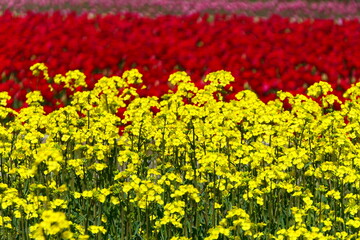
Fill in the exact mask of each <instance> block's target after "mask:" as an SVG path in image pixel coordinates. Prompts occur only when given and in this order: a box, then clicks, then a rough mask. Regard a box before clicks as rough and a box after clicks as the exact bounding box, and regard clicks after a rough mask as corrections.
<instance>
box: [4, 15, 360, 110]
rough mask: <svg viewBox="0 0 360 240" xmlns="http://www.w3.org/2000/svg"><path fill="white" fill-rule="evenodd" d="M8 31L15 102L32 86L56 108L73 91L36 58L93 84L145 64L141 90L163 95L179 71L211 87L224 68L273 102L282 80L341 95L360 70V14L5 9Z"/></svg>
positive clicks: (9, 80) (7, 75)
mask: <svg viewBox="0 0 360 240" xmlns="http://www.w3.org/2000/svg"><path fill="white" fill-rule="evenodd" d="M0 36H1V37H0V73H1V77H2V83H0V91H9V92H10V94H11V96H12V97H13V100H12V102H10V104H13V106H14V107H15V108H16V107H20V106H21V104H22V102H23V101H24V99H25V94H26V92H27V91H29V90H35V89H38V90H41V91H42V92H43V95H44V97H45V100H46V101H47V102H48V103H47V104H48V105H49V106H48V107H47V109H48V110H50V109H52V108H53V107H56V106H58V105H57V104H59V103H61V101H63V100H64V99H65V98H62V100H61V99H60V97H61V96H60V95H61V94H59V92H60V90H61V87H59V86H54V88H55V90H56V91H54V92H50V90H49V88H48V86H47V84H45V83H46V81H45V80H44V79H41V78H40V79H39V78H37V77H34V76H32V73H31V71H30V70H29V67H30V66H31V65H32V64H34V63H36V62H44V63H45V64H46V65H47V66H48V67H49V73H50V76H54V75H55V74H57V73H63V74H64V73H65V72H66V71H67V70H73V69H79V70H81V71H83V72H84V73H85V74H86V75H87V76H88V79H87V83H88V85H89V86H90V88H91V87H92V86H93V85H94V83H95V82H96V80H97V79H99V78H100V76H102V75H103V74H105V75H107V76H111V75H120V76H121V74H122V72H123V71H124V70H127V69H131V68H137V69H139V71H140V72H141V73H142V74H143V75H144V77H143V80H144V84H145V85H147V86H148V89H146V90H141V94H142V95H157V96H161V95H162V94H164V93H166V92H167V90H168V89H169V85H168V83H167V79H168V77H169V75H170V74H171V73H173V72H175V71H178V70H185V71H186V72H187V73H188V74H190V76H191V77H192V79H193V81H195V82H196V84H197V85H198V86H203V85H204V83H203V82H202V79H203V77H204V75H206V74H207V73H209V72H213V71H217V70H221V69H223V70H226V71H230V72H231V73H232V74H233V76H234V77H235V79H236V82H235V83H234V84H233V89H234V90H235V92H238V91H239V90H242V89H244V88H251V89H253V90H254V91H255V92H256V93H258V94H259V96H260V98H262V99H263V100H265V101H266V100H268V99H271V98H273V97H274V94H275V91H276V90H279V89H281V90H284V91H291V92H299V93H303V92H304V91H305V89H306V87H307V86H309V85H311V84H312V83H314V82H317V81H319V80H321V79H327V80H328V82H330V83H331V84H332V85H333V87H334V89H335V93H336V94H337V95H341V94H342V92H343V90H344V89H346V88H348V87H349V86H350V84H351V82H353V81H355V79H358V78H359V76H360V71H359V69H360V23H359V21H358V20H344V21H343V22H342V24H336V23H334V21H332V20H305V21H303V22H291V21H290V20H289V19H286V18H281V17H277V16H273V17H271V18H269V19H267V20H265V19H263V20H261V19H260V20H258V21H254V18H251V17H242V16H220V15H217V16H215V18H214V19H212V16H209V15H203V16H200V15H191V16H184V17H176V16H163V17H158V18H156V19H151V18H144V17H138V16H136V15H132V14H125V15H124V14H122V15H120V14H118V15H107V16H100V15H96V16H95V17H90V15H81V16H77V15H76V14H69V15H66V16H65V15H61V14H60V13H54V14H50V13H37V14H35V13H28V14H26V15H24V16H13V15H12V14H11V13H9V12H6V13H5V14H4V15H2V16H0ZM139 91H140V90H139ZM231 97H232V95H231V94H230V95H229V96H228V99H229V98H231ZM14 100H15V102H14ZM60 106H61V105H60Z"/></svg>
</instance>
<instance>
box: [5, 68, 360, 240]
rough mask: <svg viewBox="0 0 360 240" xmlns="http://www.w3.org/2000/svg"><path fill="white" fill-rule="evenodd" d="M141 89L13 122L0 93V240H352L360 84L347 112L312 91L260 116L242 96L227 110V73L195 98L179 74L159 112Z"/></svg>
mask: <svg viewBox="0 0 360 240" xmlns="http://www.w3.org/2000/svg"><path fill="white" fill-rule="evenodd" d="M32 70H33V71H34V74H36V75H39V74H41V72H42V74H43V75H44V76H45V77H46V78H47V80H48V81H49V82H51V81H54V83H55V84H63V85H64V86H65V87H67V88H69V89H72V90H74V89H76V88H77V87H81V86H83V87H85V86H86V82H85V75H83V74H82V73H81V72H79V71H70V72H69V73H67V74H65V76H60V75H57V76H55V78H54V79H52V78H51V77H50V76H49V75H48V73H47V67H46V66H45V65H43V64H37V65H34V66H33V67H32ZM141 78H142V75H141V74H140V73H139V72H138V71H137V70H131V71H126V72H125V73H124V74H123V75H122V77H117V76H115V77H103V78H101V79H100V80H99V81H98V83H97V84H96V85H95V87H94V89H93V90H91V91H78V92H76V93H74V94H73V96H72V98H71V102H70V104H69V105H66V106H64V107H62V108H60V109H59V110H55V111H53V112H51V113H49V114H46V113H45V111H44V109H43V104H44V99H43V98H42V96H41V93H40V92H39V91H33V92H30V93H28V94H27V103H28V107H26V108H23V109H21V110H20V111H19V112H16V111H13V110H11V109H8V108H6V107H5V106H6V101H8V100H9V95H8V94H7V93H6V92H2V93H0V100H1V101H0V105H1V106H0V112H1V125H0V137H1V143H0V181H1V182H0V235H1V236H4V238H7V239H19V238H21V239H207V240H210V239H298V238H302V239H357V238H359V236H358V232H359V228H360V174H359V172H360V158H359V157H358V156H359V153H360V147H359V146H360V145H359V143H360V125H359V122H360V121H359V118H360V117H359V116H360V102H359V100H358V99H359V98H358V96H360V85H359V84H355V85H353V87H351V88H350V89H348V90H347V91H346V92H345V94H344V97H347V98H348V99H346V100H345V101H340V100H339V99H338V98H337V97H335V96H334V95H332V94H331V91H332V88H331V86H330V85H329V84H328V83H326V82H319V83H316V84H314V85H313V86H311V87H309V92H308V96H305V95H295V96H294V95H292V94H291V93H287V92H279V93H278V98H277V99H275V100H273V101H270V102H268V103H264V102H262V101H261V100H260V99H258V98H257V96H256V94H255V93H253V92H251V91H249V90H245V91H242V92H239V93H236V94H235V99H234V100H231V101H228V102H226V101H224V100H223V99H224V98H223V96H224V93H226V91H229V90H227V88H226V86H227V85H228V84H229V83H231V82H232V81H234V78H233V77H232V76H231V74H230V73H228V72H225V71H218V72H214V73H211V74H209V75H208V76H207V77H206V78H205V80H204V81H205V82H209V84H208V85H206V86H205V87H204V88H203V89H199V88H197V87H196V86H195V84H194V83H192V82H191V79H190V77H189V76H188V75H187V74H186V73H185V72H178V73H174V74H172V75H171V76H170V77H169V82H170V84H172V85H174V90H172V91H169V93H168V94H166V95H164V96H163V97H162V98H161V99H159V98H157V97H146V98H143V97H139V95H138V93H137V89H136V87H135V86H136V84H140V83H141V82H142V79H141ZM230 91H231V89H230ZM335 103H337V104H340V108H335V107H334V105H335ZM285 104H290V107H288V106H287V107H286V108H285ZM119 108H126V111H125V112H124V114H123V117H122V118H121V117H119V116H118V115H117V110H118V109H119ZM154 109H156V111H154ZM119 128H124V130H123V131H121V132H120V133H119Z"/></svg>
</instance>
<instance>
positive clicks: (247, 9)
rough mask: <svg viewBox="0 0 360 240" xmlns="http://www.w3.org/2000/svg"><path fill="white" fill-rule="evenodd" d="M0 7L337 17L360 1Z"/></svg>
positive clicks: (69, 0) (47, 0) (49, 1)
mask: <svg viewBox="0 0 360 240" xmlns="http://www.w3.org/2000/svg"><path fill="white" fill-rule="evenodd" d="M0 6H1V8H2V10H5V9H10V10H13V11H26V10H33V11H49V10H60V9H61V10H65V11H69V10H77V11H87V12H89V11H90V12H97V13H102V12H128V11H136V12H140V13H142V14H144V15H147V16H148V15H150V16H154V15H161V14H193V13H196V12H224V13H236V14H245V15H249V16H254V15H256V16H269V15H271V14H279V15H282V16H289V17H293V16H297V17H316V18H338V17H343V18H344V17H346V18H353V17H357V16H358V15H359V12H360V3H359V2H356V1H348V2H340V1H331V2H324V1H320V2H309V1H305V0H295V1H290V2H289V1H286V2H284V1H279V0H270V1H257V2H250V1H246V0H242V1H233V0H216V1H212V0H198V1H184V0H137V1H134V0H123V1H117V0H10V1H8V0H0Z"/></svg>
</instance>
